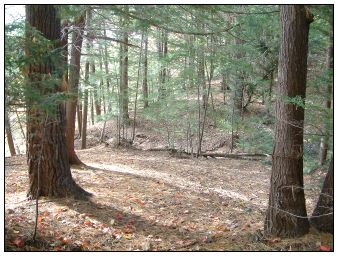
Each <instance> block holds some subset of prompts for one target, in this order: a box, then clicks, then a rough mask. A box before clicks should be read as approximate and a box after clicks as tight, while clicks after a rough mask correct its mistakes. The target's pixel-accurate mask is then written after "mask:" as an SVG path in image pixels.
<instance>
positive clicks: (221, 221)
mask: <svg viewBox="0 0 338 256" xmlns="http://www.w3.org/2000/svg"><path fill="white" fill-rule="evenodd" d="M78 155H79V157H80V158H81V159H82V160H83V161H84V162H85V163H86V164H87V165H88V168H80V169H76V168H73V169H72V173H73V176H74V178H75V180H76V182H77V183H79V184H80V185H81V186H82V187H83V188H85V189H86V190H87V191H89V192H92V193H93V194H94V196H93V198H92V199H91V200H90V201H89V202H84V201H74V200H73V199H70V198H69V199H62V200H60V199H58V200H48V199H45V198H42V199H41V209H40V215H41V217H40V219H39V238H40V240H41V245H40V246H37V245H34V246H32V245H28V244H27V243H26V244H25V246H24V247H19V248H17V247H18V246H15V245H14V244H16V243H15V242H13V241H15V239H17V237H19V238H20V239H22V240H24V241H26V240H27V239H28V238H29V237H30V236H31V233H32V231H33V227H34V209H35V205H34V202H31V201H27V200H25V191H26V189H27V184H28V177H27V166H26V164H25V159H24V157H22V156H21V157H12V158H7V159H6V189H5V193H6V197H5V202H6V206H5V208H6V222H5V226H6V232H7V234H6V248H7V249H8V250H18V249H20V250H38V249H42V250H108V251H111V250H161V251H162V250H281V249H282V250H290V249H291V250H314V249H315V248H318V241H319V242H320V241H322V242H323V243H328V242H327V241H330V239H332V237H331V238H330V237H325V236H324V237H323V236H322V234H318V233H316V232H312V233H310V234H309V235H307V236H305V237H303V238H301V239H292V240H283V241H280V240H272V239H270V240H269V239H267V240H263V241H259V232H257V230H259V229H262V228H263V223H264V215H265V214H264V212H265V209H266V207H267V198H268V189H269V178H270V171H269V168H268V167H265V166H264V165H263V164H262V163H260V162H256V161H249V160H234V159H177V158H173V157H171V156H169V154H168V153H166V152H148V151H140V150H132V149H123V148H122V149H121V148H120V149H111V148H107V147H104V146H98V147H95V148H91V149H88V150H80V151H78ZM313 187H315V185H314V184H313ZM317 194H318V191H317V190H316V189H313V190H309V193H307V203H308V212H311V211H312V208H313V204H314V201H315V198H316V196H317ZM325 239H326V240H325ZM16 241H17V240H16ZM316 243H317V244H316Z"/></svg>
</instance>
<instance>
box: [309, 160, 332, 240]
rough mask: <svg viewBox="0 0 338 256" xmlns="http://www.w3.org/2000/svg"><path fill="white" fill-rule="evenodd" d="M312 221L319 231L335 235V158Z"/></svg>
mask: <svg viewBox="0 0 338 256" xmlns="http://www.w3.org/2000/svg"><path fill="white" fill-rule="evenodd" d="M318 216H320V217H318ZM310 221H311V224H312V225H314V226H315V227H316V228H317V229H318V230H320V231H323V232H329V233H332V234H333V158H332V159H331V162H330V167H329V171H328V173H327V174H326V177H325V181H324V185H323V188H322V192H321V194H320V196H319V199H318V202H317V206H316V208H315V210H314V211H313V213H312V217H311V219H310Z"/></svg>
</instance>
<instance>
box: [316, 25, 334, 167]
mask: <svg viewBox="0 0 338 256" xmlns="http://www.w3.org/2000/svg"><path fill="white" fill-rule="evenodd" d="M332 23H333V21H332V18H331V20H330V28H331V29H330V45H329V47H328V49H327V57H326V64H325V66H326V69H327V70H328V71H329V72H330V71H331V72H332V69H333V33H332V32H333V24H332ZM331 96H332V83H331V81H329V83H328V85H327V95H326V101H325V107H326V108H327V111H328V112H329V111H330V109H331ZM327 119H329V117H327ZM329 132H330V127H329V125H328V123H326V124H325V136H324V137H323V138H321V141H320V152H319V163H320V165H324V163H325V161H326V157H327V151H328V148H329Z"/></svg>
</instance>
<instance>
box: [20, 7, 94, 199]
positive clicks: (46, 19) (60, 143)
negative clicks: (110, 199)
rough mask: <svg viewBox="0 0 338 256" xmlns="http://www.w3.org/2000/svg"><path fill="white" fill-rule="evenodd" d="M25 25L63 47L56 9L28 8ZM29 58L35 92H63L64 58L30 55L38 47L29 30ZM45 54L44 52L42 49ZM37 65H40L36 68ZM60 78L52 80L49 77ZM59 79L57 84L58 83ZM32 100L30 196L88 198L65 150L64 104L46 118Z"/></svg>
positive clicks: (29, 103)
mask: <svg viewBox="0 0 338 256" xmlns="http://www.w3.org/2000/svg"><path fill="white" fill-rule="evenodd" d="M26 21H27V23H28V24H29V25H30V26H31V27H35V29H37V30H38V31H40V32H41V34H42V35H43V36H44V37H45V38H46V39H48V40H51V42H54V43H55V42H58V43H59V45H58V46H60V41H59V40H60V38H61V26H60V19H59V16H58V14H57V11H56V8H55V7H54V6H53V5H26ZM26 37H27V40H26V42H27V46H26V55H27V56H29V58H34V60H33V61H32V62H31V64H28V65H27V71H28V72H27V73H28V78H29V81H30V86H31V88H32V89H35V90H36V91H38V92H39V93H40V94H41V96H48V95H53V94H55V93H57V92H59V91H61V79H62V73H61V70H56V67H59V65H60V63H61V62H62V61H61V54H60V50H59V52H57V51H56V49H60V48H59V47H57V46H56V48H55V51H53V50H51V49H50V48H48V51H47V49H46V50H45V51H42V52H47V53H48V54H50V53H53V56H46V55H45V54H43V55H42V56H39V55H36V54H35V55H31V53H30V47H31V44H32V45H33V44H36V43H37V42H36V41H35V40H39V39H36V37H33V36H32V34H31V30H30V29H29V27H28V28H27V32H26ZM42 50H43V49H42ZM36 63H38V64H36ZM55 73H57V74H59V75H58V77H57V78H51V77H50V74H55ZM55 79H58V81H59V82H58V83H55V82H56V81H57V80H55ZM46 82H49V83H54V84H55V86H54V87H53V88H52V87H49V88H48V89H46V88H45V87H44V86H43V85H44V84H45V83H46ZM37 104H38V103H37V102H35V100H34V99H33V98H27V142H28V148H27V161H28V172H29V182H30V186H29V191H28V195H29V196H30V197H32V198H36V197H38V196H51V197H62V196H68V195H75V196H85V195H89V193H87V192H85V191H84V190H83V189H82V188H80V187H79V186H78V185H76V183H75V182H74V180H73V178H72V175H71V172H70V166H69V161H68V155H67V150H66V138H65V130H64V110H63V107H62V104H59V103H55V104H54V105H51V106H50V108H52V109H51V110H50V111H49V112H50V114H47V113H46V111H45V110H43V109H42V106H39V105H37Z"/></svg>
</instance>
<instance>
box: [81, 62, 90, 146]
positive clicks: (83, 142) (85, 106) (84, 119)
mask: <svg viewBox="0 0 338 256" xmlns="http://www.w3.org/2000/svg"><path fill="white" fill-rule="evenodd" d="M88 79H89V61H88V60H87V61H86V65H85V84H86V85H88ZM83 97H84V101H83V112H82V132H81V149H85V148H86V147H87V117H88V89H87V88H86V89H85V91H84V96H83Z"/></svg>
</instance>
